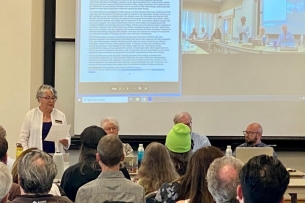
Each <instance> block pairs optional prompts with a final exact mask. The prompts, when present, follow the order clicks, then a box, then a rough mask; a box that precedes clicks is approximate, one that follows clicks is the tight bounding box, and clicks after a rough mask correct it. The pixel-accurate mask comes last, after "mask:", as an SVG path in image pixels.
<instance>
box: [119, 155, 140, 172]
mask: <svg viewBox="0 0 305 203" xmlns="http://www.w3.org/2000/svg"><path fill="white" fill-rule="evenodd" d="M121 167H126V168H127V170H128V172H129V173H137V169H138V157H137V156H125V158H124V160H123V161H121Z"/></svg>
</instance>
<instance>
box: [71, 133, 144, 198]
mask: <svg viewBox="0 0 305 203" xmlns="http://www.w3.org/2000/svg"><path fill="white" fill-rule="evenodd" d="M123 160H124V153H123V145H122V142H121V140H120V139H119V138H118V137H117V136H113V135H106V136H104V137H102V139H101V140H100V141H99V143H98V146H97V154H96V161H97V162H98V164H99V165H100V166H101V168H102V172H101V173H100V175H99V176H98V177H97V179H95V180H93V181H91V182H89V183H87V184H85V185H83V186H82V187H80V188H79V189H78V191H77V194H76V200H75V203H83V202H87V203H95V202H134V203H138V202H141V203H142V202H145V196H144V188H143V187H142V186H140V185H138V184H136V183H134V182H132V181H130V180H127V179H126V178H125V177H124V175H123V173H122V172H121V171H119V169H120V161H123Z"/></svg>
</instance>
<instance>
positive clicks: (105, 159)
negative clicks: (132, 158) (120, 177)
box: [97, 134, 124, 167]
mask: <svg viewBox="0 0 305 203" xmlns="http://www.w3.org/2000/svg"><path fill="white" fill-rule="evenodd" d="M97 153H98V154H99V157H100V160H101V162H102V163H103V164H105V165H106V166H109V167H112V166H115V165H117V164H120V161H121V159H122V157H123V156H124V152H123V143H122V142H121V140H120V139H119V138H118V137H117V136H114V135H112V134H109V135H105V136H104V137H102V139H100V141H99V143H98V146H97Z"/></svg>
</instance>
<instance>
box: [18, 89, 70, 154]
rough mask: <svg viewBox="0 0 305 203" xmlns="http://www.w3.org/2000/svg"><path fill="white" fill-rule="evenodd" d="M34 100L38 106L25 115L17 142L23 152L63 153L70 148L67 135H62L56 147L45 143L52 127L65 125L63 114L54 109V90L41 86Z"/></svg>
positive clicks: (51, 143)
mask: <svg viewBox="0 0 305 203" xmlns="http://www.w3.org/2000/svg"><path fill="white" fill-rule="evenodd" d="M36 98H37V100H38V102H39V106H38V107H36V108H34V109H32V110H30V111H29V112H28V113H27V114H26V116H25V118H24V121H23V124H22V127H21V130H20V135H19V142H20V143H21V144H22V146H23V149H24V150H26V149H28V148H31V147H37V148H38V149H40V150H43V151H45V152H47V153H54V152H55V151H60V152H62V153H64V149H66V150H67V149H68V148H69V146H70V138H71V137H70V135H69V133H68V134H67V135H63V139H62V140H60V141H59V143H58V146H55V143H54V142H49V141H45V138H46V137H47V135H48V133H49V131H50V129H51V127H52V125H66V124H67V122H66V116H65V114H64V113H62V112H61V111H59V110H57V109H56V108H54V105H55V103H56V100H57V92H56V90H55V89H54V88H53V87H52V86H50V85H42V86H40V87H39V88H38V90H37V94H36ZM57 147H58V149H56V148H57Z"/></svg>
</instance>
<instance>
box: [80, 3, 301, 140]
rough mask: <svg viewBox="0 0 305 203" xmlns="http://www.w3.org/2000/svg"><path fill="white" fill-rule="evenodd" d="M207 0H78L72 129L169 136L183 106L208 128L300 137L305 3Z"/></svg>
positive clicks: (197, 124) (201, 128)
mask: <svg viewBox="0 0 305 203" xmlns="http://www.w3.org/2000/svg"><path fill="white" fill-rule="evenodd" d="M205 1H206V2H208V1H207V0H205ZM209 2H212V3H209V4H206V5H209V6H210V7H209V6H198V7H197V8H196V6H194V5H196V1H195V0H194V1H184V2H182V1H180V2H179V1H171V0H117V1H112V0H90V1H89V0H88V1H80V0H78V1H77V10H76V14H77V17H76V48H75V49H76V50H75V52H76V55H75V58H76V61H75V65H76V69H75V112H74V133H75V134H79V133H80V132H81V131H82V130H83V129H84V128H85V127H87V126H89V125H92V124H96V123H99V121H100V120H101V119H102V118H104V117H107V116H113V117H115V118H117V119H118V120H119V122H120V134H122V135H166V134H167V132H168V131H169V130H170V128H171V126H172V124H173V116H174V115H175V113H177V112H179V111H188V112H190V113H191V115H192V117H193V130H194V131H196V132H198V133H200V134H204V135H224V136H230V135H232V136H233V135H234V136H236V135H242V131H243V130H245V128H246V126H247V125H248V124H249V123H251V122H259V123H261V124H262V126H263V128H264V135H266V136H267V135H269V136H304V135H305V125H304V121H305V105H304V101H305V55H304V53H305V49H304V45H303V44H304V41H303V42H302V34H303V33H304V31H305V3H304V1H291V0H280V1H278V0H277V1H276V2H277V3H276V4H273V7H272V6H271V4H270V1H255V0H244V1H240V2H241V3H240V4H239V5H234V6H230V5H233V4H234V0H226V1H209ZM268 2H269V3H268ZM273 2H274V1H273ZM296 4H297V5H296ZM198 5H200V4H198ZM275 7H278V9H277V8H275ZM226 8H228V9H226ZM275 11H278V13H275ZM302 43H303V44H302Z"/></svg>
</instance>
